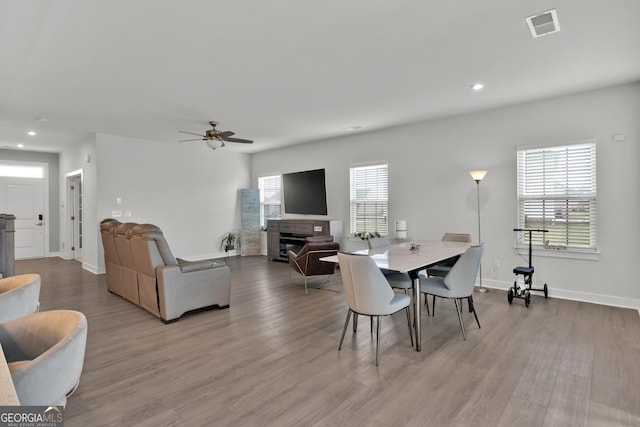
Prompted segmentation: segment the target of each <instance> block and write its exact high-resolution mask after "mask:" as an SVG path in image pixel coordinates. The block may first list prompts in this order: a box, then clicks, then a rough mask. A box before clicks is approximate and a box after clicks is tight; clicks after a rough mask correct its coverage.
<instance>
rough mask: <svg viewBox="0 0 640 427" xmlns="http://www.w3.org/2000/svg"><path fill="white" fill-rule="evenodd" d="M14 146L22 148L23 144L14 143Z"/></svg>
mask: <svg viewBox="0 0 640 427" xmlns="http://www.w3.org/2000/svg"><path fill="white" fill-rule="evenodd" d="M16 147H18V148H24V144H18V145H16Z"/></svg>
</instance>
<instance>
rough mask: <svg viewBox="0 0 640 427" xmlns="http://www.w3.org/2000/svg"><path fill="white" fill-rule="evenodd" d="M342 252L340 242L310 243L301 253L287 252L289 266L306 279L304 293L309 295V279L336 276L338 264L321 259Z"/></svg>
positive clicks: (306, 244)
mask: <svg viewBox="0 0 640 427" xmlns="http://www.w3.org/2000/svg"><path fill="white" fill-rule="evenodd" d="M332 240H333V239H332ZM339 250H340V244H339V243H338V242H310V243H305V245H304V246H303V247H302V249H301V250H300V252H298V253H295V252H293V251H291V250H290V251H288V252H287V257H288V258H289V265H290V266H291V268H292V269H293V270H294V271H296V272H297V273H299V274H301V275H302V277H303V278H304V292H305V293H306V294H308V293H309V291H308V288H307V277H310V276H323V275H334V274H335V272H336V265H337V264H336V263H334V262H325V261H320V258H323V257H327V256H331V255H335V254H337V253H338V251H339Z"/></svg>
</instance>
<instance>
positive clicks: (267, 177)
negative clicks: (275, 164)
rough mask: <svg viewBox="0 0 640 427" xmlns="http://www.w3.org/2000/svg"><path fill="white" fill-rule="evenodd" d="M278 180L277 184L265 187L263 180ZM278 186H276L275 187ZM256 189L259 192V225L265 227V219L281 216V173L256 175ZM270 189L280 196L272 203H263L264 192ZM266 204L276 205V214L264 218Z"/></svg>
mask: <svg viewBox="0 0 640 427" xmlns="http://www.w3.org/2000/svg"><path fill="white" fill-rule="evenodd" d="M276 180H277V181H278V185H277V186H273V187H266V188H265V182H269V181H276ZM275 187H278V188H275ZM258 189H259V193H260V227H261V228H262V229H266V227H267V220H269V219H276V218H281V217H282V175H265V176H260V177H258ZM267 189H268V190H270V191H277V192H279V193H280V197H279V200H278V202H274V203H265V193H266V192H267V191H266V190H267ZM266 206H273V207H275V206H277V207H278V214H277V215H275V216H269V217H267V218H265V207H266Z"/></svg>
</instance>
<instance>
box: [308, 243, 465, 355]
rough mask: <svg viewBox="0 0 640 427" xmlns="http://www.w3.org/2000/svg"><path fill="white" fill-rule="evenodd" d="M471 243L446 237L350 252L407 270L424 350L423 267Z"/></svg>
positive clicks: (418, 337)
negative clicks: (421, 284) (421, 287)
mask: <svg viewBox="0 0 640 427" xmlns="http://www.w3.org/2000/svg"><path fill="white" fill-rule="evenodd" d="M471 246H472V243H469V242H450V241H443V240H411V241H405V242H401V243H396V244H391V245H388V246H381V247H377V248H374V249H363V250H359V251H353V252H351V253H354V254H361V255H368V256H370V257H371V258H372V259H373V260H374V261H375V263H376V265H377V266H378V267H379V268H380V269H384V270H393V271H398V272H401V273H407V274H408V275H409V277H410V278H411V280H412V281H413V316H414V332H415V339H416V351H421V349H422V346H421V341H422V340H421V335H422V334H421V328H420V309H421V304H420V276H419V273H420V271H422V270H426V269H428V268H429V267H433V266H434V265H437V264H439V263H442V262H444V261H447V260H450V259H455V258H457V257H459V256H460V255H462V254H463V253H464V252H465V251H466V250H467V249H469V247H471ZM321 259H322V260H323V261H328V262H336V263H337V262H338V256H337V255H333V256H330V257H324V258H321Z"/></svg>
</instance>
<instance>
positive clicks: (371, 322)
mask: <svg viewBox="0 0 640 427" xmlns="http://www.w3.org/2000/svg"><path fill="white" fill-rule="evenodd" d="M369 323H370V324H371V335H373V316H371V317H369Z"/></svg>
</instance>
